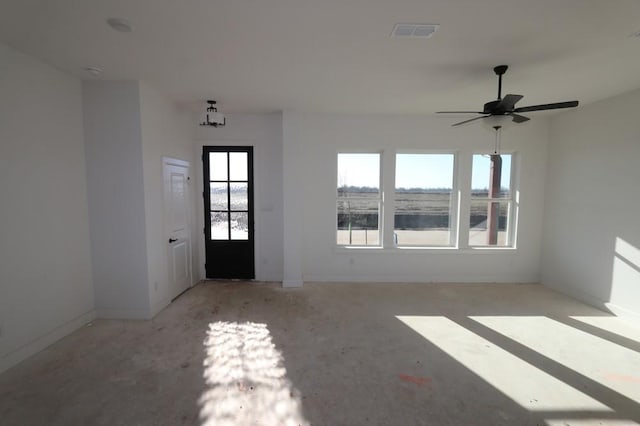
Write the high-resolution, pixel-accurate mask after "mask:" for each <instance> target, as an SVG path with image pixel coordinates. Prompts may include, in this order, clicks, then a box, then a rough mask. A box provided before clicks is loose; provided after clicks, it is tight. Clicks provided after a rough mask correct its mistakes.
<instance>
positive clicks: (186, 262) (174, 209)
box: [163, 158, 192, 298]
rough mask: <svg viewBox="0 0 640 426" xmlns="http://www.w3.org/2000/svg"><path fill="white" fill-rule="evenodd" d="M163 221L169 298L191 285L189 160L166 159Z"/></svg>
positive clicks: (164, 163) (164, 161) (164, 166)
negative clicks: (167, 261) (166, 246)
mask: <svg viewBox="0 0 640 426" xmlns="http://www.w3.org/2000/svg"><path fill="white" fill-rule="evenodd" d="M163 175H164V218H165V220H164V222H165V238H166V239H167V240H166V241H167V245H168V259H169V271H168V272H169V297H170V298H173V297H176V296H177V295H179V294H180V293H182V292H183V291H184V290H186V289H187V288H189V286H191V282H192V280H191V227H190V223H191V221H190V219H191V214H190V209H189V180H190V177H189V162H187V161H183V160H178V159H174V158H164V159H163Z"/></svg>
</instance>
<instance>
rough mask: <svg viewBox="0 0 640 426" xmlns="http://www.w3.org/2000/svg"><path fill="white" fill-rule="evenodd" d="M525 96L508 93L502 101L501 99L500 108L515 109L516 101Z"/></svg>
mask: <svg viewBox="0 0 640 426" xmlns="http://www.w3.org/2000/svg"><path fill="white" fill-rule="evenodd" d="M523 97H524V96H522V95H506V96H505V97H504V98H502V101H500V108H504V110H505V111H513V108H514V107H515V106H516V103H517V102H518V101H519V100H520V99H522V98H523Z"/></svg>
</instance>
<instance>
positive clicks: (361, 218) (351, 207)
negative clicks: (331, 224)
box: [337, 200, 380, 246]
mask: <svg viewBox="0 0 640 426" xmlns="http://www.w3.org/2000/svg"><path fill="white" fill-rule="evenodd" d="M337 208H338V235H337V243H338V244H341V245H362V246H377V245H380V226H379V220H378V218H379V216H380V202H379V201H378V200H373V201H370V200H339V201H338V202H337Z"/></svg>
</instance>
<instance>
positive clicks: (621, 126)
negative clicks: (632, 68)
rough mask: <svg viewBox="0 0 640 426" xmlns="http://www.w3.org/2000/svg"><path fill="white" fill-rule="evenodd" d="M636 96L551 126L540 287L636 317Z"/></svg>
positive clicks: (639, 280) (639, 141) (639, 158)
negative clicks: (562, 292)
mask: <svg viewBox="0 0 640 426" xmlns="http://www.w3.org/2000/svg"><path fill="white" fill-rule="evenodd" d="M639 106H640V91H636V92H633V93H629V94H625V95H622V96H618V97H615V98H612V99H608V100H604V101H601V102H597V103H595V104H591V105H588V106H586V107H583V108H580V109H578V110H576V111H573V112H569V113H566V114H563V115H559V116H557V117H554V118H553V120H552V121H551V133H550V140H551V142H550V147H549V161H548V178H547V186H546V198H545V204H546V211H545V232H544V241H543V253H544V255H543V261H542V278H543V283H544V284H546V285H548V286H550V287H553V288H556V289H558V290H561V291H564V292H566V293H568V294H570V295H572V296H574V297H576V298H578V299H582V300H584V301H586V302H589V303H592V304H595V305H599V306H602V305H607V306H608V307H609V309H611V310H612V311H614V312H616V313H632V314H633V313H635V314H636V315H640V224H639V221H638V217H640V215H639V212H640V190H639V188H638V185H639V184H640V166H639V164H640V120H638V107H639Z"/></svg>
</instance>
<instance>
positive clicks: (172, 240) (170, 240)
mask: <svg viewBox="0 0 640 426" xmlns="http://www.w3.org/2000/svg"><path fill="white" fill-rule="evenodd" d="M176 241H178V239H177V238H169V244H171V243H175V242H176Z"/></svg>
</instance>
